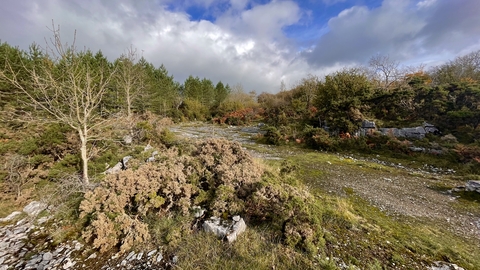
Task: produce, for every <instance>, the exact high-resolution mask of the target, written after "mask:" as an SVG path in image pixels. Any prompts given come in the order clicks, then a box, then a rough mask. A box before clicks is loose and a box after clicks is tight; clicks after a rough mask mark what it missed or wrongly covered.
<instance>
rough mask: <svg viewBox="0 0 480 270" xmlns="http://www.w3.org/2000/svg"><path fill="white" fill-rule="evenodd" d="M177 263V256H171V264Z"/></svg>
mask: <svg viewBox="0 0 480 270" xmlns="http://www.w3.org/2000/svg"><path fill="white" fill-rule="evenodd" d="M177 262H178V256H177V255H175V256H173V258H172V263H175V264H176V263H177Z"/></svg>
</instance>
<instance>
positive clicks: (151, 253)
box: [147, 249, 157, 258]
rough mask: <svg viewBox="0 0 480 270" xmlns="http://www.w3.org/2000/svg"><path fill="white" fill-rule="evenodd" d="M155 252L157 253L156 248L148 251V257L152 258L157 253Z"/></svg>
mask: <svg viewBox="0 0 480 270" xmlns="http://www.w3.org/2000/svg"><path fill="white" fill-rule="evenodd" d="M155 253H157V250H156V249H154V250H152V251H150V252H148V253H147V257H148V258H150V257H152V255H153V254H155Z"/></svg>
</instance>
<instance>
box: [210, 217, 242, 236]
mask: <svg viewBox="0 0 480 270" xmlns="http://www.w3.org/2000/svg"><path fill="white" fill-rule="evenodd" d="M246 228H247V225H246V224H245V221H244V220H243V218H241V217H240V216H235V217H233V219H232V220H222V219H220V218H218V217H211V218H210V219H208V220H206V221H205V222H204V223H203V229H204V230H205V231H206V232H212V233H213V234H215V235H216V236H217V237H219V238H225V239H227V241H228V242H230V243H231V242H233V241H235V240H237V237H238V235H240V234H241V233H243V232H244V231H245V230H246Z"/></svg>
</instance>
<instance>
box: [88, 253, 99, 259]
mask: <svg viewBox="0 0 480 270" xmlns="http://www.w3.org/2000/svg"><path fill="white" fill-rule="evenodd" d="M95 258H97V253H92V254H91V255H90V256H88V258H87V260H90V259H95Z"/></svg>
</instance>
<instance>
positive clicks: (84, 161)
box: [78, 127, 90, 185]
mask: <svg viewBox="0 0 480 270" xmlns="http://www.w3.org/2000/svg"><path fill="white" fill-rule="evenodd" d="M78 136H79V137H80V141H81V145H80V155H81V157H82V179H83V183H84V184H86V185H88V184H89V183H90V180H89V178H88V148H87V129H86V127H84V129H83V130H81V129H79V130H78Z"/></svg>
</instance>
